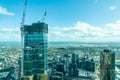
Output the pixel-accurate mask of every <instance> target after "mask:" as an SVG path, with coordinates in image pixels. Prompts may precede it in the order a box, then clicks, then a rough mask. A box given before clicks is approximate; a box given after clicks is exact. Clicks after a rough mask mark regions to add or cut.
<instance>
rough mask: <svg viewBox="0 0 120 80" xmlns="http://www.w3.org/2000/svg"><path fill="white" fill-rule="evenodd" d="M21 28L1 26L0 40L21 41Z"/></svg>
mask: <svg viewBox="0 0 120 80" xmlns="http://www.w3.org/2000/svg"><path fill="white" fill-rule="evenodd" d="M20 40H21V39H20V30H19V28H0V41H20Z"/></svg>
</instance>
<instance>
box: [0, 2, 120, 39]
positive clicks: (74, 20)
mask: <svg viewBox="0 0 120 80" xmlns="http://www.w3.org/2000/svg"><path fill="white" fill-rule="evenodd" d="M119 3H120V0H106V1H104V0H86V1H84V0H76V1H74V0H57V1H56V0H51V2H50V1H48V0H34V1H33V0H28V6H27V12H26V20H25V24H27V25H31V24H32V23H33V22H37V21H39V20H40V21H41V19H42V16H43V15H44V11H47V16H46V19H45V22H46V23H47V24H49V25H50V27H49V39H48V40H49V41H119V40H120V38H119V36H120V32H119V30H120V5H119ZM16 5H17V6H16ZM23 5H24V0H15V1H14V3H13V0H7V1H5V0H1V1H0V36H1V38H0V39H1V40H0V41H20V40H21V39H20V38H21V37H20V30H19V28H20V22H21V17H22V12H23Z"/></svg>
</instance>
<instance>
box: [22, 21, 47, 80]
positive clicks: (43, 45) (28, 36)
mask: <svg viewBox="0 0 120 80" xmlns="http://www.w3.org/2000/svg"><path fill="white" fill-rule="evenodd" d="M21 31H22V45H23V53H22V54H23V56H22V66H21V68H22V69H21V70H22V74H23V75H24V76H31V75H39V74H44V73H45V70H46V69H47V54H48V25H47V24H45V23H44V22H38V23H33V24H32V25H24V27H23V28H22V29H21ZM36 80H37V79H36Z"/></svg>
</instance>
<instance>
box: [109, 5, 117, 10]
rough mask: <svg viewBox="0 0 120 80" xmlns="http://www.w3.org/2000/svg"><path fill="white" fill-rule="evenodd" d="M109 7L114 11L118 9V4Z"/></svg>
mask: <svg viewBox="0 0 120 80" xmlns="http://www.w3.org/2000/svg"><path fill="white" fill-rule="evenodd" d="M109 9H110V10H111V11H114V10H116V9H117V6H110V7H109Z"/></svg>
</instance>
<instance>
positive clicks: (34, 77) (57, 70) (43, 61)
mask: <svg viewBox="0 0 120 80" xmlns="http://www.w3.org/2000/svg"><path fill="white" fill-rule="evenodd" d="M28 1H29V0H25V3H24V9H23V15H22V21H21V27H20V30H21V54H20V57H19V60H18V61H19V67H18V75H17V76H18V77H17V78H15V77H14V76H13V75H14V73H15V67H11V68H9V69H7V70H3V71H4V72H7V75H6V76H5V77H3V78H1V79H0V80H115V53H114V52H112V51H111V50H110V49H103V50H101V52H100V55H99V56H100V63H99V66H100V73H99V79H98V78H96V75H97V74H96V62H95V59H94V58H91V57H89V56H88V55H85V56H82V57H81V54H77V53H75V52H73V53H69V52H68V53H61V54H55V55H52V56H49V57H48V32H49V30H48V26H49V25H48V24H46V23H45V18H46V11H45V12H44V15H43V18H42V20H41V21H39V20H38V22H35V23H31V24H27V25H26V24H25V16H26V15H27V14H26V9H27V5H28V4H27V3H28Z"/></svg>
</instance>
